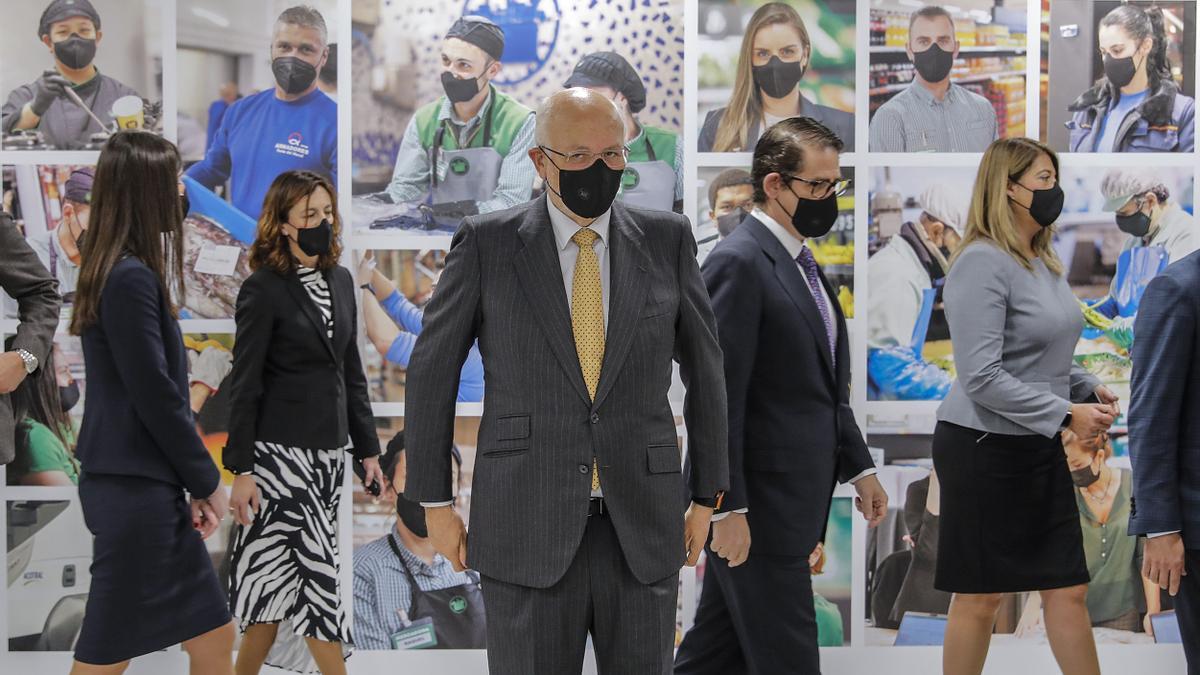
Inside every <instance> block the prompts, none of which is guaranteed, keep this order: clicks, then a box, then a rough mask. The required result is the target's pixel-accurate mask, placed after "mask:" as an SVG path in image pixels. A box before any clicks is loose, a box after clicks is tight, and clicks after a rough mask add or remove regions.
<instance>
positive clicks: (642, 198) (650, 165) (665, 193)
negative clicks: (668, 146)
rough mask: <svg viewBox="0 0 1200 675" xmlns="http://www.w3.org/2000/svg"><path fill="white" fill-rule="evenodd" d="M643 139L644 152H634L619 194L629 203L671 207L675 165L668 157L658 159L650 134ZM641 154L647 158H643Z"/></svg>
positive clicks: (641, 205) (656, 207) (663, 208)
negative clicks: (666, 158)
mask: <svg viewBox="0 0 1200 675" xmlns="http://www.w3.org/2000/svg"><path fill="white" fill-rule="evenodd" d="M642 141H643V143H644V144H645V153H644V155H643V153H638V152H636V150H635V151H634V152H632V153H631V157H630V161H629V162H628V163H627V164H626V165H625V175H624V176H622V177H621V192H620V194H618V195H617V198H618V199H620V200H621V201H622V202H623V203H625V204H628V205H630V206H640V207H641V208H644V209H654V210H657V211H670V210H671V209H672V207H673V206H674V205H675V169H674V168H672V166H671V164H670V163H669V162H668V161H665V160H661V159H658V156H657V153H655V151H654V146H653V145H651V143H650V138H649V136H644V137H643V138H642ZM642 156H645V158H646V159H645V160H641V157H642ZM673 157H674V156H673V155H672V159H673ZM635 158H636V159H635Z"/></svg>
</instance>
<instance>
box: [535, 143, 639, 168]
mask: <svg viewBox="0 0 1200 675" xmlns="http://www.w3.org/2000/svg"><path fill="white" fill-rule="evenodd" d="M538 147H539V148H541V149H542V152H551V153H554V154H556V155H558V156H559V157H562V158H564V159H565V161H564V163H563V167H562V168H566V169H569V170H572V171H575V170H578V169H586V168H588V167H589V166H591V165H592V164H595V163H596V160H597V159H601V160H604V163H605V164H607V165H608V168H610V169H624V168H625V162H626V161H628V160H629V148H627V147H625V146H621V148H620V149H612V150H604V151H602V152H587V151H586V150H580V151H577V152H559V151H558V150H555V149H554V148H547V147H546V146H544V145H539V146H538Z"/></svg>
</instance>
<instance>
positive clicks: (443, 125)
mask: <svg viewBox="0 0 1200 675" xmlns="http://www.w3.org/2000/svg"><path fill="white" fill-rule="evenodd" d="M503 54H504V31H503V30H501V29H500V26H498V25H496V24H495V23H493V22H492V21H491V20H489V19H486V18H484V17H481V16H464V17H462V18H461V19H459V20H458V21H456V22H455V23H454V25H453V26H451V27H450V30H449V31H447V32H446V37H445V39H444V40H443V42H442V68H443V70H442V88H443V90H444V91H445V94H444V95H443V96H440V97H438V99H437V100H436V101H433V102H431V103H429V104H427V105H425V106H423V107H421V108H420V109H419V110H417V112H416V114H414V115H413V117H412V119H411V120H409V123H408V127H407V128H406V129H405V131H404V138H403V139H402V140H401V142H400V151H399V152H398V153H397V155H396V168H395V170H394V171H393V173H392V181H391V183H390V184H389V185H388V187H387V190H386V194H387V197H388V198H389V199H390V200H391V201H392V202H396V203H400V202H417V201H421V202H425V203H428V204H429V205H430V206H432V208H433V210H434V212H435V213H437V214H439V215H463V216H466V215H473V214H476V213H489V212H491V211H499V210H501V209H506V208H508V207H510V206H516V205H517V204H520V203H522V202H526V201H528V200H529V199H530V197H531V193H532V191H533V182H534V179H535V177H536V176H537V171H536V170H535V169H534V168H533V162H532V161H530V159H529V150H530V148H532V147H533V144H534V121H533V120H534V117H533V111H532V110H530V109H529V108H527V107H525V106H523V105H521V104H520V103H518V102H517V101H516V100H515V99H513V98H512V97H510V96H508V95H506V94H502V93H500V91H499V90H498V89H496V87H495V85H493V84H492V80H494V79H495V78H496V77H497V76H498V75H499V74H500V69H501V61H500V59H501V57H502V56H503Z"/></svg>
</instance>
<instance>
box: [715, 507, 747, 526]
mask: <svg viewBox="0 0 1200 675" xmlns="http://www.w3.org/2000/svg"><path fill="white" fill-rule="evenodd" d="M749 511H750V509H734V510H732V511H726V512H724V513H715V514H713V517H712V522H714V523H715V522H717V521H718V520H725V517H726V516H728V515H729V514H731V513H741V514H746V513H748V512H749Z"/></svg>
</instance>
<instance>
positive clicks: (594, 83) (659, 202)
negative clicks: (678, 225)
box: [563, 52, 683, 213]
mask: <svg viewBox="0 0 1200 675" xmlns="http://www.w3.org/2000/svg"><path fill="white" fill-rule="evenodd" d="M563 86H564V87H568V88H570V87H586V88H587V89H591V90H592V91H595V92H597V93H599V94H600V95H601V96H604V97H606V98H609V99H612V101H613V103H615V104H616V106H617V108H619V109H620V111H621V114H622V116H623V117H624V118H625V145H626V146H628V147H629V160H628V161H627V162H626V164H625V175H624V176H622V178H621V192H620V193H619V194H618V195H617V199H620V200H621V201H623V202H624V203H626V204H629V205H632V206H640V207H642V208H647V209H657V210H659V211H672V210H674V211H676V212H679V213H682V212H683V144H682V143H680V142H679V134H676V133H673V132H670V131H667V130H665V129H659V128H658V127H652V126H650V125H648V124H642V123H640V122H638V120H637V117H636V115H637V114H638V113H639V112H641V111H642V110H643V109H644V108H645V107H646V85H645V84H643V83H642V78H641V77H640V76H639V75H638V73H637V71H636V70H634V69H633V66H631V65H629V62H628V61H626V60H625V58H624V57H622V56H621V55H620V54H618V53H616V52H594V53H592V54H587V55H585V56H584V57H583V58H581V59H579V63H577V64H575V70H574V72H572V73H571V76H570V77H568V78H567V81H566V82H564V83H563Z"/></svg>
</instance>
